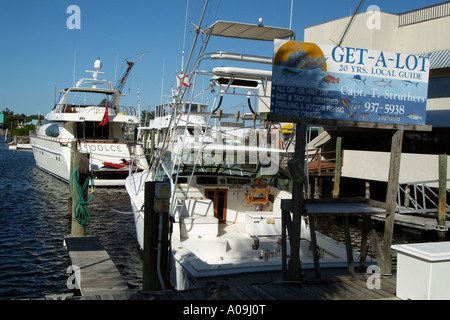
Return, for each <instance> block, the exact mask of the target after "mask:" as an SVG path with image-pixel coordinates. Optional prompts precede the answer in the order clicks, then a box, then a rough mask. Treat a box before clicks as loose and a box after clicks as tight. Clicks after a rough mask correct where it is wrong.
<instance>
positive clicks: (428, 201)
mask: <svg viewBox="0 0 450 320" xmlns="http://www.w3.org/2000/svg"><path fill="white" fill-rule="evenodd" d="M449 181H450V179H448V180H447V184H448V182H449ZM435 183H436V184H439V181H438V180H433V181H420V182H412V183H408V184H406V185H403V186H402V185H399V186H398V192H397V210H398V212H399V213H425V214H426V213H436V212H438V207H439V190H438V188H433V187H430V184H435ZM449 192H450V189H447V197H448V194H449ZM446 211H447V212H450V205H449V204H447V203H446Z"/></svg>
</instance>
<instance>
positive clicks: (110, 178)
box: [30, 136, 131, 187]
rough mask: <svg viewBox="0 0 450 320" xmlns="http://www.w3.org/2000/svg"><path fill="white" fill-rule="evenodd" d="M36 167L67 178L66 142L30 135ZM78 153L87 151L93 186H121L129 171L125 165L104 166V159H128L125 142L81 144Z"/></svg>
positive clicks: (68, 171) (68, 145)
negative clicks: (117, 166) (115, 166)
mask: <svg viewBox="0 0 450 320" xmlns="http://www.w3.org/2000/svg"><path fill="white" fill-rule="evenodd" d="M30 144H31V146H32V149H33V154H34V158H35V161H36V166H37V167H38V168H39V169H41V170H43V171H45V172H47V173H49V174H51V175H53V176H55V177H57V178H59V179H61V180H63V181H66V182H69V180H70V157H71V149H70V144H69V143H68V142H61V141H57V140H56V139H54V140H51V139H42V138H39V137H36V136H35V137H30ZM79 149H80V151H81V152H86V153H89V154H90V166H91V171H92V173H93V175H94V186H96V187H118V186H124V184H125V178H126V177H127V176H128V174H129V167H128V166H124V167H121V168H114V167H108V166H105V165H104V164H103V163H104V162H110V163H111V162H112V163H114V162H117V163H120V162H121V159H130V158H131V154H130V152H129V149H128V146H127V144H125V143H114V144H108V143H103V144H100V143H81V144H80V147H79Z"/></svg>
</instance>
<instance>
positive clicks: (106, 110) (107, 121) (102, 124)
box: [98, 105, 109, 127]
mask: <svg viewBox="0 0 450 320" xmlns="http://www.w3.org/2000/svg"><path fill="white" fill-rule="evenodd" d="M108 123H109V120H108V105H106V106H105V114H104V115H103V118H102V121H100V123H99V124H98V126H99V127H100V126H104V125H105V124H108Z"/></svg>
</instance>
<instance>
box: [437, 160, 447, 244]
mask: <svg viewBox="0 0 450 320" xmlns="http://www.w3.org/2000/svg"><path fill="white" fill-rule="evenodd" d="M446 207H447V155H446V154H440V155H439V206H438V217H437V220H438V224H439V226H443V227H445V226H446V222H445V221H446V213H447V212H446V211H447V210H446V209H447V208H446ZM445 236H446V235H445V231H438V237H439V241H444V240H445Z"/></svg>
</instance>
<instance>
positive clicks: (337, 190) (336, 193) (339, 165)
mask: <svg viewBox="0 0 450 320" xmlns="http://www.w3.org/2000/svg"><path fill="white" fill-rule="evenodd" d="M341 171H342V137H337V138H336V162H335V169H334V186H333V198H339V193H340V187H341V186H340V185H341Z"/></svg>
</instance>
